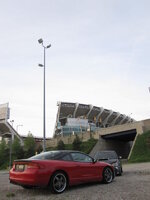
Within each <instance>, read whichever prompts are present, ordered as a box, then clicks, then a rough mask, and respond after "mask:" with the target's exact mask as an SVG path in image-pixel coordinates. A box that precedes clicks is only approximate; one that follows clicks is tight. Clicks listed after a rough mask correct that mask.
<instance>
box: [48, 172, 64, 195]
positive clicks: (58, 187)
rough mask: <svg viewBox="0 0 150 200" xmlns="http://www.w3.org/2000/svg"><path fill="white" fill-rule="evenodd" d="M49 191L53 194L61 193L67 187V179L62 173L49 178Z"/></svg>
mask: <svg viewBox="0 0 150 200" xmlns="http://www.w3.org/2000/svg"><path fill="white" fill-rule="evenodd" d="M50 187H51V191H52V192H53V193H58V194H59V193H62V192H64V190H65V189H66V187H67V177H66V175H65V174H64V173H63V172H56V173H55V174H54V175H53V176H52V178H51V184H50Z"/></svg>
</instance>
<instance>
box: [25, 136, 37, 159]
mask: <svg viewBox="0 0 150 200" xmlns="http://www.w3.org/2000/svg"><path fill="white" fill-rule="evenodd" d="M35 145H36V143H35V140H34V138H33V135H32V134H31V133H29V134H28V136H27V137H26V139H25V140H24V157H25V158H29V157H31V156H33V155H35Z"/></svg>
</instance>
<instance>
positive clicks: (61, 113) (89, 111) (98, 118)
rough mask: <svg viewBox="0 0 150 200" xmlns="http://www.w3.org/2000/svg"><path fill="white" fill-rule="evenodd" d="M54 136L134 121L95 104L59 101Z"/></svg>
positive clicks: (93, 130)
mask: <svg viewBox="0 0 150 200" xmlns="http://www.w3.org/2000/svg"><path fill="white" fill-rule="evenodd" d="M57 105H58V112H57V118H56V125H55V131H54V136H56V135H60V134H62V135H64V136H65V135H69V134H72V133H73V134H74V133H76V134H77V133H80V132H86V131H88V130H90V131H91V132H95V131H96V129H99V128H105V127H112V126H115V125H122V124H126V123H131V122H134V121H135V120H134V119H132V118H131V117H129V116H127V115H125V114H120V113H119V112H115V111H113V110H108V109H106V108H103V107H97V106H93V105H87V104H80V103H68V102H58V103H57Z"/></svg>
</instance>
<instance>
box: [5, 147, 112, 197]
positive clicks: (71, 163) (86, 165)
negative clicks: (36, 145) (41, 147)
mask: <svg viewBox="0 0 150 200" xmlns="http://www.w3.org/2000/svg"><path fill="white" fill-rule="evenodd" d="M113 178H114V168H113V166H112V165H110V164H108V163H104V162H96V160H94V159H93V158H91V157H90V156H89V155H86V154H84V153H82V152H79V151H71V150H69V151H67V150H66V151H65V150H64V151H49V152H44V153H41V154H38V155H36V156H33V157H31V158H28V159H24V160H16V161H14V163H13V167H12V169H11V170H10V172H9V179H10V183H13V184H17V185H21V186H22V187H24V188H32V187H35V186H38V187H43V186H44V187H47V186H48V187H49V188H50V189H51V191H52V192H54V193H62V192H63V191H64V190H65V189H66V187H67V186H70V185H75V184H81V183H85V182H92V181H93V182H95V181H103V182H104V183H111V182H112V180H113Z"/></svg>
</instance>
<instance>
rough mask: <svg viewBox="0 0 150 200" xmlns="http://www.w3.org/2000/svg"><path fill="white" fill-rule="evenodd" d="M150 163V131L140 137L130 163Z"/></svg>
mask: <svg viewBox="0 0 150 200" xmlns="http://www.w3.org/2000/svg"><path fill="white" fill-rule="evenodd" d="M137 162H150V131H147V132H145V133H143V134H142V135H138V136H137V139H136V142H135V145H134V147H133V151H132V154H131V156H130V159H129V163H137Z"/></svg>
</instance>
